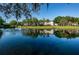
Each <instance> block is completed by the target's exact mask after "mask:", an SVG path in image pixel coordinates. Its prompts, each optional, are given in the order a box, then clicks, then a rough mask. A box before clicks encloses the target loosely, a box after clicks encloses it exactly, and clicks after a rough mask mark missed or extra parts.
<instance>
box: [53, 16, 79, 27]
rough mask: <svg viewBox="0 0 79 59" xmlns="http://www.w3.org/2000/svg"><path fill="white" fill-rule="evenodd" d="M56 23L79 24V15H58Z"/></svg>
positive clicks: (63, 24) (62, 24)
mask: <svg viewBox="0 0 79 59" xmlns="http://www.w3.org/2000/svg"><path fill="white" fill-rule="evenodd" d="M53 22H54V23H57V24H58V25H61V26H65V25H69V26H72V25H79V18H78V17H70V16H58V17H56V18H55V19H54V21H53Z"/></svg>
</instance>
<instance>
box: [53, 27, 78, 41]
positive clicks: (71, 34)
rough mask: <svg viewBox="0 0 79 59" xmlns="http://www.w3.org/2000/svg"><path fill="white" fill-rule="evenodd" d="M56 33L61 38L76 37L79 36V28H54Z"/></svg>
mask: <svg viewBox="0 0 79 59" xmlns="http://www.w3.org/2000/svg"><path fill="white" fill-rule="evenodd" d="M54 35H55V36H57V37H59V38H68V39H69V38H76V37H79V30H58V29H56V30H54Z"/></svg>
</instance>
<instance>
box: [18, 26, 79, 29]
mask: <svg viewBox="0 0 79 59" xmlns="http://www.w3.org/2000/svg"><path fill="white" fill-rule="evenodd" d="M18 28H28V29H52V28H55V29H79V26H18Z"/></svg>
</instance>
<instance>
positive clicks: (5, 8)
mask: <svg viewBox="0 0 79 59" xmlns="http://www.w3.org/2000/svg"><path fill="white" fill-rule="evenodd" d="M42 5H44V4H41V3H29V4H28V3H5V4H3V3H2V4H0V12H1V13H3V14H4V15H5V16H6V17H7V18H10V17H11V16H14V17H15V18H16V20H17V23H18V20H19V19H20V18H21V17H22V16H24V17H25V18H31V17H32V13H33V12H38V11H39V10H40V7H41V6H42ZM46 5H47V7H48V5H49V4H46Z"/></svg>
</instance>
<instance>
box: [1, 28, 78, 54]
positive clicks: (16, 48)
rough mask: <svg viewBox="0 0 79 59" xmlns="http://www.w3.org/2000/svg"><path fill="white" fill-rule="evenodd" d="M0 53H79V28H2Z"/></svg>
mask: <svg viewBox="0 0 79 59" xmlns="http://www.w3.org/2000/svg"><path fill="white" fill-rule="evenodd" d="M0 54H1V55H19V54H21V55H64V54H68V55H69V54H79V30H60V29H50V30H46V29H44V30H43V29H39V30H37V29H0Z"/></svg>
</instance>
